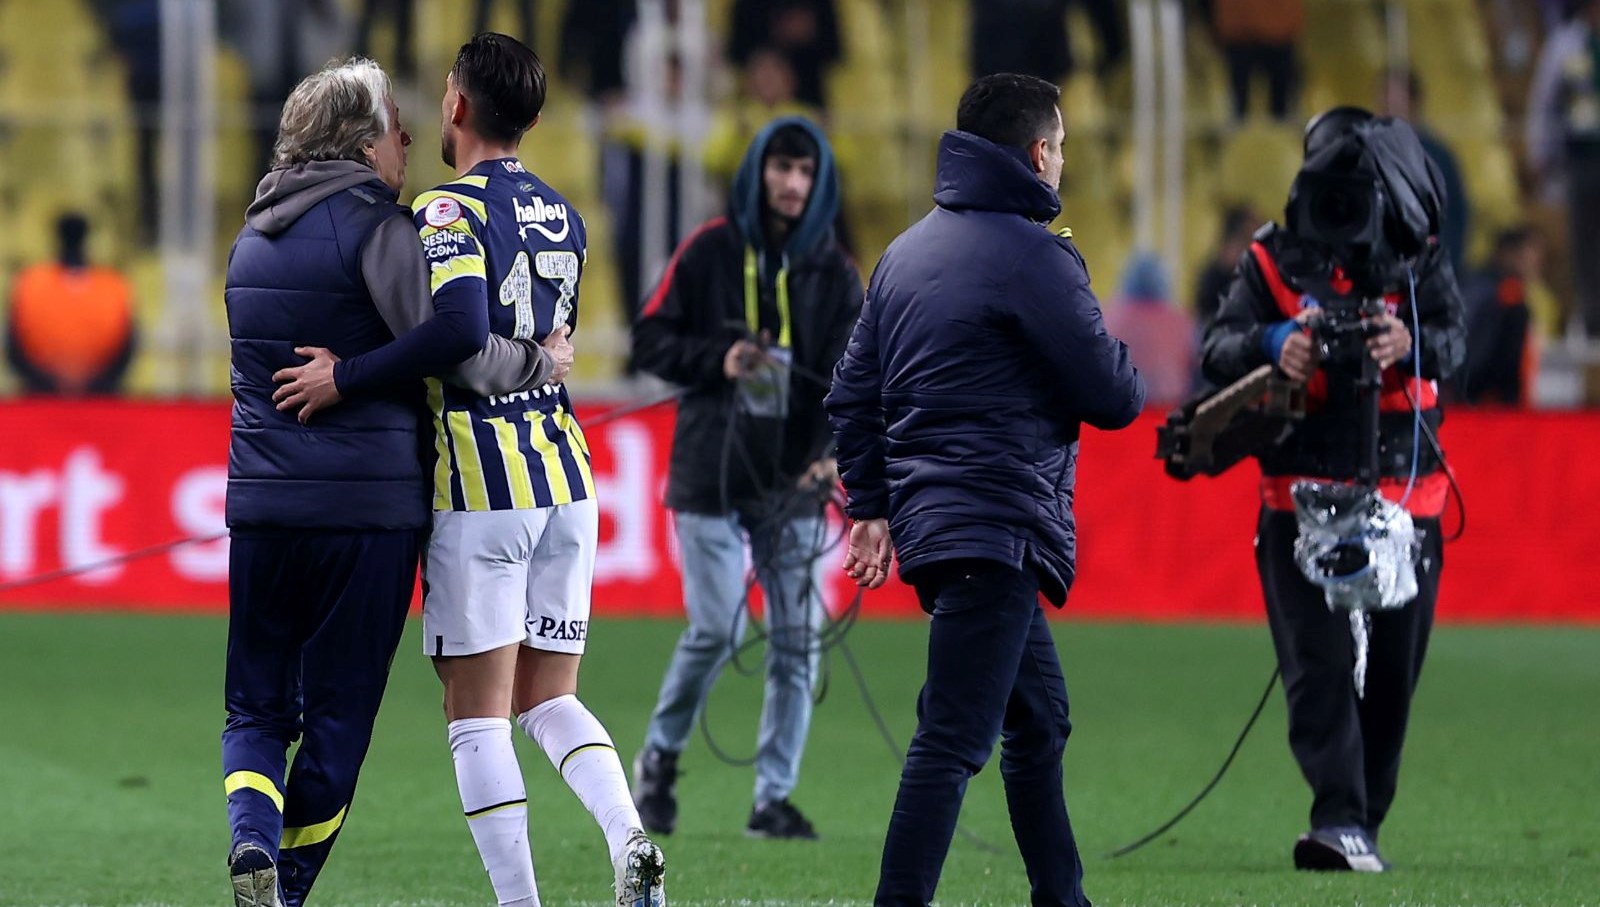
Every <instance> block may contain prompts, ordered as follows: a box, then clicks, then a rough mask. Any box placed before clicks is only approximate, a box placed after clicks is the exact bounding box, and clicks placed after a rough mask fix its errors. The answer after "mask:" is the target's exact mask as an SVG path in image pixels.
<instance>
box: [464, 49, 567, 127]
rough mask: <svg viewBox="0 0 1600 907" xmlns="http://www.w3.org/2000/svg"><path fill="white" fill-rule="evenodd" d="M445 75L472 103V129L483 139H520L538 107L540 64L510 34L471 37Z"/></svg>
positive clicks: (540, 106) (541, 106)
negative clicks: (449, 77)
mask: <svg viewBox="0 0 1600 907" xmlns="http://www.w3.org/2000/svg"><path fill="white" fill-rule="evenodd" d="M450 75H451V76H453V77H454V78H455V81H456V90H457V91H459V92H461V93H462V94H464V95H466V96H467V98H468V100H470V101H471V102H472V121H471V125H472V130H473V131H474V132H476V133H478V134H479V135H481V136H483V137H484V138H486V139H490V140H492V141H496V142H511V143H514V142H518V141H521V139H522V134H523V133H524V132H527V131H528V127H529V126H532V125H533V121H534V120H535V119H537V118H538V116H539V111H541V110H543V109H544V92H545V75H544V64H543V63H541V62H539V55H538V54H536V53H534V52H533V50H532V49H531V48H529V47H528V46H527V45H526V44H523V43H522V42H521V41H518V40H517V39H516V38H513V37H511V36H510V35H502V34H499V33H497V32H484V33H483V34H481V35H476V36H474V37H473V39H472V40H471V41H468V42H467V43H465V44H463V45H461V50H460V51H459V52H458V53H457V54H456V62H455V65H454V66H452V67H451V68H450Z"/></svg>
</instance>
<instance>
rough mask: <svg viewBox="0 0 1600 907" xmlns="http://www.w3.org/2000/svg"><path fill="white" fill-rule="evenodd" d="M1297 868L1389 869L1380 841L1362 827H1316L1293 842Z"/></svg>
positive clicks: (1345, 870)
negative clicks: (1379, 850) (1380, 849)
mask: <svg viewBox="0 0 1600 907" xmlns="http://www.w3.org/2000/svg"><path fill="white" fill-rule="evenodd" d="M1294 868H1296V869H1309V870H1312V871H1316V872H1388V871H1389V864H1388V863H1387V862H1385V861H1384V859H1383V857H1382V856H1380V855H1379V854H1378V844H1377V842H1376V841H1374V840H1373V839H1372V836H1371V835H1368V834H1367V833H1366V832H1365V831H1363V830H1362V829H1361V828H1359V827H1357V826H1354V825H1340V826H1333V827H1329V828H1314V829H1312V830H1311V831H1310V832H1308V833H1307V834H1303V835H1301V836H1300V840H1298V841H1296V842H1295V843H1294Z"/></svg>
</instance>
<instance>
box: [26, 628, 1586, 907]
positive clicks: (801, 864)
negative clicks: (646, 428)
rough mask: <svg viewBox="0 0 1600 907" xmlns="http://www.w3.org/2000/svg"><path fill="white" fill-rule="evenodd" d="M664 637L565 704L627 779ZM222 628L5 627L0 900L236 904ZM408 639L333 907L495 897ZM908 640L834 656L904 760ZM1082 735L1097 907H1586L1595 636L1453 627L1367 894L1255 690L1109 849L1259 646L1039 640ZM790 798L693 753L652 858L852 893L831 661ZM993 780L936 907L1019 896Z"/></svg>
mask: <svg viewBox="0 0 1600 907" xmlns="http://www.w3.org/2000/svg"><path fill="white" fill-rule="evenodd" d="M679 626H680V625H679V624H677V623H676V622H667V621H627V622H624V621H600V622H597V623H596V625H595V627H594V629H593V632H592V635H591V638H590V653H589V656H588V658H587V659H586V663H585V667H584V675H583V689H582V693H583V696H584V699H585V700H586V701H587V702H588V703H589V704H590V705H591V706H592V707H593V708H594V710H595V711H596V713H597V714H599V716H600V717H601V719H602V720H603V721H604V722H605V723H606V724H607V725H608V726H609V727H610V729H611V730H612V732H613V734H614V735H615V736H616V738H617V740H618V743H619V745H620V746H621V748H622V750H623V756H624V758H625V759H631V757H632V754H633V750H634V749H635V748H636V747H637V746H638V744H639V740H640V737H641V734H642V732H643V727H644V722H645V719H646V716H647V714H648V711H649V708H650V705H651V704H652V701H653V698H654V695H655V691H656V684H657V683H658V681H659V680H660V675H661V670H662V669H663V667H664V666H665V664H666V659H667V656H668V653H669V650H670V647H671V645H672V641H673V639H674V637H675V635H676V633H677V632H678V630H679ZM224 632H225V623H224V621H223V620H222V619H220V618H212V617H145V616H104V615H70V616H44V615H16V614H8V615H0V689H3V690H4V691H5V692H4V694H3V696H0V703H3V704H0V904H4V905H112V904H117V905H124V904H126V905H134V904H150V905H155V904H171V905H220V904H226V903H228V898H229V892H228V886H227V880H226V871H225V868H224V865H223V860H224V852H225V851H226V849H227V828H226V825H227V823H226V817H225V812H224V808H223V796H222V786H221V771H220V768H219V765H218V742H217V738H218V734H219V732H220V729H221V726H222V718H223V708H222V694H221V678H222V661H223V639H224ZM416 633H417V628H416V627H415V626H413V627H411V628H410V631H409V633H408V635H407V638H406V640H405V641H404V642H403V643H402V649H401V653H400V655H399V657H398V658H397V659H396V661H395V666H394V675H393V680H392V681H391V683H390V689H389V696H388V699H387V701H386V704H385V706H384V710H383V713H382V715H381V716H380V718H379V721H378V726H377V732H376V738H375V741H374V744H373V747H372V752H371V755H370V756H369V758H368V760H367V766H366V771H365V772H364V775H363V778H362V783H361V789H360V792H359V794H358V796H357V799H356V802H355V805H354V807H353V809H352V811H351V815H350V818H349V820H348V822H347V824H346V825H345V829H344V832H343V836H342V837H341V839H340V842H339V845H338V847H337V848H336V849H335V851H334V855H333V859H332V862H331V864H330V865H329V868H328V869H327V871H326V872H325V873H324V874H323V876H322V878H321V880H320V881H319V883H318V886H317V889H316V891H315V892H313V895H312V903H313V904H323V905H330V907H331V905H380V904H383V905H440V907H443V905H458V904H459V905H469V904H470V905H487V904H492V903H493V895H492V893H491V891H490V888H489V884H488V881H487V879H486V878H485V876H484V874H483V871H482V868H481V865H480V864H479V863H478V860H477V855H476V852H475V851H474V849H473V846H472V842H471V839H470V836H469V835H468V833H467V830H466V828H465V827H464V823H463V821H462V819H461V811H460V804H459V802H458V801H457V799H456V791H455V783H454V778H453V775H452V773H451V767H450V758H449V753H448V749H447V747H446V745H445V739H444V727H443V718H442V715H441V712H440V708H439V688H438V682H437V681H436V680H435V679H434V677H433V673H432V671H431V669H430V668H429V666H428V664H427V661H426V659H425V658H424V657H423V656H422V655H421V654H420V651H419V645H418V641H417V636H416ZM924 633H925V630H924V628H923V626H922V625H921V624H920V623H918V622H916V621H906V622H886V623H865V624H862V625H861V626H859V627H858V628H856V630H855V631H854V633H853V635H852V636H851V638H850V643H851V645H852V647H853V649H854V651H855V653H856V655H857V657H858V658H859V660H860V663H861V664H862V666H863V669H864V671H865V673H866V675H867V678H868V680H869V682H870V684H871V687H872V690H873V693H874V695H875V696H876V697H877V700H878V701H879V703H880V704H881V705H882V707H883V709H884V711H885V713H886V714H887V716H888V718H889V722H890V725H891V727H892V729H893V731H894V733H895V734H896V735H897V737H898V738H899V741H900V743H901V744H902V745H903V744H904V742H905V740H906V738H907V736H908V735H909V734H910V731H911V728H912V726H913V718H912V702H913V697H914V695H915V691H916V688H917V685H918V683H919V681H920V677H921V670H922V657H923V654H922V646H923V641H924ZM1057 636H1058V640H1059V642H1060V643H1061V648H1062V655H1063V661H1064V663H1065V665H1066V671H1067V678H1068V684H1069V690H1070V693H1071V695H1072V703H1073V719H1074V722H1075V731H1074V735H1073V738H1072V741H1071V743H1070V744H1069V746H1068V749H1067V759H1066V768H1067V792H1068V803H1069V806H1070V807H1071V810H1072V815H1073V818H1074V820H1075V826H1076V829H1077V832H1078V837H1079V841H1080V843H1081V846H1082V848H1083V850H1084V858H1085V863H1086V868H1087V876H1086V887H1087V889H1088V891H1089V894H1090V896H1091V897H1092V898H1094V899H1095V901H1096V902H1097V903H1099V904H1102V905H1114V904H1130V905H1133V904H1137V905H1179V904H1192V905H1200V904H1205V905H1212V904H1216V905H1225V904H1227V905H1232V904H1283V905H1299V904H1304V905H1339V904H1347V905H1446V904H1483V905H1490V904H1496V905H1498V904H1507V905H1510V904H1528V905H1532V904H1560V905H1577V904H1591V905H1592V904H1600V805H1597V794H1600V704H1597V701H1600V630H1596V629H1592V628H1591V629H1575V628H1539V629H1535V628H1524V627H1518V628H1506V627H1473V628H1462V627H1445V628H1442V629H1440V630H1439V631H1438V632H1437V633H1436V635H1435V638H1434V645H1433V650H1432V652H1431V655H1430V658H1429V664H1428V668H1427V672H1426V674H1425V676H1424V679H1423V686H1422V690H1421V692H1420V693H1419V695H1418V698H1417V703H1416V709H1415V712H1414V715H1413V722H1412V728H1413V729H1412V734H1411V741H1410V746H1409V750H1408V754H1407V761H1406V765H1405V768H1404V771H1403V775H1402V779H1401V788H1400V796H1399V800H1398V802H1397V804H1396V807H1395V810H1394V813H1393V815H1392V817H1391V819H1390V822H1389V824H1388V826H1387V827H1386V828H1385V831H1384V836H1383V845H1384V853H1385V855H1386V856H1387V857H1388V858H1389V859H1390V860H1391V861H1392V862H1393V863H1394V864H1395V867H1396V869H1395V871H1394V872H1393V873H1391V874H1388V875H1384V876H1377V877H1372V876H1364V877H1354V876H1349V875H1345V876H1313V875H1307V874H1300V873H1296V872H1295V871H1294V870H1293V869H1292V868H1291V867H1290V861H1289V850H1290V846H1291V844H1292V843H1293V841H1294V838H1295V836H1296V835H1297V834H1298V833H1299V832H1300V831H1302V830H1303V824H1304V822H1305V815H1306V809H1307V806H1308V795H1307V793H1306V791H1305V789H1304V786H1303V784H1302V782H1301V780H1300V778H1299V775H1298V773H1297V772H1296V769H1295V767H1294V764H1293V762H1292V760H1291V759H1290V757H1289V753H1288V749H1287V745H1286V744H1285V742H1284V719H1283V706H1282V698H1281V695H1274V698H1273V700H1272V702H1271V704H1270V705H1269V707H1268V710H1267V713H1266V715H1265V716H1264V717H1263V719H1262V721H1261V723H1260V725H1259V726H1258V728H1257V730H1256V732H1255V734H1254V735H1253V737H1252V739H1251V740H1250V741H1249V742H1248V743H1247V744H1246V746H1245V748H1244V751H1243V753H1242V754H1241V756H1240V758H1239V761H1238V763H1237V764H1236V765H1235V766H1234V769H1233V771H1232V773H1231V774H1230V775H1229V777H1228V778H1227V779H1226V780H1225V781H1224V782H1223V783H1222V785H1221V786H1220V787H1219V789H1218V790H1217V791H1216V792H1215V794H1213V796H1212V797H1211V799H1209V800H1207V801H1206V802H1205V803H1204V804H1203V805H1202V806H1201V807H1200V808H1199V810H1198V811H1197V812H1196V813H1195V814H1194V815H1192V816H1191V817H1190V818H1189V819H1188V820H1187V821H1186V822H1185V823H1183V824H1182V825H1180V826H1179V827H1178V828H1177V829H1176V831H1175V832H1174V833H1173V834H1172V835H1171V836H1170V837H1169V838H1167V839H1165V840H1162V841H1159V842H1157V843H1156V844H1153V845H1151V846H1150V847H1148V848H1146V849H1145V850H1143V851H1140V852H1138V853H1136V854H1134V855H1132V856H1129V857H1125V858H1123V859H1120V860H1108V859H1106V858H1105V856H1104V854H1105V853H1106V852H1107V851H1109V850H1111V849H1113V848H1114V847H1116V846H1117V845H1120V844H1122V843H1125V842H1126V841H1128V840H1130V839H1132V838H1134V837H1137V836H1138V835H1139V834H1140V833H1142V832H1144V831H1146V830H1148V829H1149V828H1151V827H1153V826H1154V825H1155V824H1156V823H1158V822H1159V821H1160V820H1162V819H1164V818H1166V817H1167V816H1168V815H1169V814H1170V813H1171V812H1172V811H1173V810H1174V809H1176V807H1177V806H1178V805H1180V804H1181V803H1182V802H1183V801H1184V800H1186V799H1187V798H1188V797H1189V796H1190V795H1191V794H1192V793H1193V792H1194V791H1195V790H1197V789H1198V788H1199V786H1200V785H1201V784H1202V783H1203V782H1204V781H1205V779H1206V778H1207V777H1209V776H1210V774H1211V772H1212V771H1213V770H1214V769H1215V767H1216V765H1217V763H1218V762H1219V761H1220V759H1221V757H1222V755H1223V754H1224V753H1225V752H1226V749H1227V747H1228V745H1229V743H1230V742H1231V741H1232V739H1233V737H1234V735H1235V734H1236V733H1237V731H1238V729H1239V727H1240V725H1241V723H1242V722H1243V720H1244V718H1245V716H1246V714H1247V713H1248V711H1249V707H1250V706H1251V704H1252V703H1253V702H1254V698H1255V696H1256V695H1257V694H1258V692H1259V690H1260V688H1261V686H1262V685H1263V684H1264V683H1265V681H1266V677H1267V674H1268V672H1269V671H1270V669H1271V651H1270V645H1269V642H1268V640H1267V634H1266V630H1265V628H1264V627H1259V626H1227V625H1223V626H1219V625H1180V626H1128V625H1113V624H1080V623H1071V622H1069V623H1063V624H1061V625H1059V626H1058V628H1057ZM834 667H835V670H834V672H833V677H832V683H831V689H830V690H829V692H828V695H827V698H826V699H825V701H824V702H823V703H822V705H821V706H819V707H818V709H817V713H816V719H815V723H814V727H813V731H812V735H811V741H810V746H809V749H808V751H807V756H806V763H805V770H804V773H803V776H802V781H801V785H800V788H799V790H798V791H797V792H796V795H795V802H796V803H797V804H799V805H800V806H801V807H802V808H803V809H805V810H806V811H808V812H809V813H810V814H811V816H812V818H813V819H814V820H815V822H816V824H817V826H818V828H819V830H820V831H821V833H822V835H823V840H822V841H820V842H818V843H791V842H762V841H750V840H747V839H745V838H744V837H743V835H742V827H743V823H744V819H745V817H746V814H747V811H748V810H749V806H750V804H749V796H750V788H751V783H752V776H751V771H750V770H749V769H738V768H732V767H728V766H725V765H722V764H720V763H718V762H716V761H715V760H714V759H713V758H712V756H711V755H710V754H709V752H708V750H707V748H706V746H705V744H704V743H703V741H701V740H700V739H698V738H697V739H696V740H695V742H694V743H693V744H692V745H691V747H690V749H689V751H688V752H687V753H686V755H685V757H684V767H685V769H686V774H685V776H684V778H683V779H682V781H681V783H680V795H681V798H682V819H681V824H680V827H679V830H678V833H677V834H676V835H674V836H672V837H671V838H668V839H666V840H664V841H663V842H662V844H663V846H664V847H665V849H666V852H667V859H668V885H667V893H668V896H669V898H670V899H671V901H672V902H673V903H675V904H678V905H683V907H688V905H711V904H726V905H736V904H751V905H756V904H768V905H788V904H801V903H834V904H865V903H868V902H870V900H871V895H872V890H873V886H874V883H875V881H876V869H877V863H878V855H879V852H880V847H881V845H882V840H883V831H884V824H885V821H886V819H887V817H888V814H889V808H890V804H891V802H892V800H893V797H894V791H895V783H896V779H897V765H896V760H895V757H894V756H893V755H892V754H891V753H890V752H889V751H888V750H887V748H886V747H885V745H884V744H883V743H882V741H881V740H880V739H879V737H878V735H877V733H876V731H875V729H874V727H873V725H872V722H871V720H870V718H869V715H868V713H867V711H866V709H865V708H864V707H863V705H862V701H861V697H860V695H859V693H858V692H857V691H856V689H855V688H854V686H853V684H852V683H851V682H850V680H849V678H848V675H847V674H846V673H845V672H844V669H843V666H842V664H838V663H837V660H836V664H835V666H834ZM758 707H759V684H757V683H756V682H755V681H754V680H751V679H747V678H742V677H739V676H737V675H733V674H728V675H725V676H724V678H723V680H722V682H721V684H720V685H719V686H718V687H717V689H716V690H715V691H714V694H713V698H712V706H711V716H710V717H711V721H712V725H713V730H714V731H715V732H716V733H717V734H718V737H719V739H720V740H722V741H723V742H724V743H725V744H726V745H727V746H728V747H729V748H730V749H735V750H739V751H742V752H743V753H745V754H747V753H748V751H749V750H750V748H751V746H752V742H753V739H754V734H755V715H756V711H757V709H758ZM519 752H520V753H521V756H522V763H523V768H524V771H525V773H526V774H527V776H528V784H529V799H530V821H531V825H532V832H531V835H532V841H533V845H534V855H535V860H536V864H537V872H538V879H539V886H540V890H541V894H542V898H543V901H544V903H546V904H549V905H552V907H555V905H565V904H603V903H606V902H607V901H608V900H609V897H610V871H609V867H608V866H607V865H606V859H605V856H604V845H603V841H602V839H601V836H600V833H599V831H598V830H597V829H596V828H595V827H594V825H593V823H592V822H591V821H590V819H589V817H588V815H587V814H586V813H584V812H583V811H582V809H581V807H579V806H578V804H577V802H576V800H575V798H573V797H572V795H571V794H570V793H569V792H568V791H567V789H566V787H565V786H564V785H563V784H562V783H561V781H560V779H559V778H558V777H557V776H556V774H555V772H554V770H553V769H552V768H551V767H550V765H549V763H548V762H547V761H546V759H545V758H544V756H543V755H542V754H541V753H539V751H538V750H537V749H536V748H534V747H533V746H531V745H529V743H528V741H527V740H525V739H519ZM996 769H997V767H996V766H994V765H991V766H990V768H989V769H987V770H986V771H985V772H984V773H982V774H981V775H980V776H979V777H978V778H977V779H976V780H975V781H974V783H973V785H972V787H971V790H970V791H969V793H968V796H967V801H966V809H965V812H964V814H963V824H964V827H965V828H966V829H968V830H969V831H970V832H971V833H972V834H974V835H976V836H979V837H981V838H983V839H985V840H987V841H991V842H994V843H995V844H997V845H999V848H1000V851H999V852H998V853H989V852H986V851H984V850H983V849H981V848H979V847H977V846H975V845H974V844H972V843H969V842H968V841H966V840H963V839H961V838H958V839H957V841H956V843H955V846H954V848H953V850H952V852H951V854H950V859H949V862H948V864H947V866H946V870H945V875H944V879H943V882H942V884H941V886H940V889H939V903H940V904H941V905H954V904H1008V905H1009V904H1025V903H1027V886H1026V882H1025V880H1024V877H1023V872H1022V866H1021V862H1020V861H1019V859H1018V858H1017V856H1016V853H1015V849H1014V846H1013V845H1012V842H1011V841H1010V838H1009V826H1008V825H1007V822H1006V816H1005V806H1004V801H1003V797H1002V795H1001V792H1000V788H999V778H998V771H997V770H996Z"/></svg>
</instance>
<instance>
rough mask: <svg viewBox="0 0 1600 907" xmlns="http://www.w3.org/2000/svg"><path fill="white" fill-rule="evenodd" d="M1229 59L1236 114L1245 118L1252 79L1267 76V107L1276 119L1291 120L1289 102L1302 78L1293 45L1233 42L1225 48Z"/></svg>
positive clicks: (1234, 112) (1235, 115) (1234, 113)
mask: <svg viewBox="0 0 1600 907" xmlns="http://www.w3.org/2000/svg"><path fill="white" fill-rule="evenodd" d="M1223 51H1224V53H1225V54H1226V55H1227V58H1228V82H1229V87H1230V88H1231V89H1232V94H1233V115H1234V117H1235V118H1241V117H1243V116H1244V115H1245V112H1246V110H1245V108H1247V107H1248V106H1249V104H1250V79H1251V77H1252V76H1254V75H1255V74H1256V73H1258V72H1259V73H1262V74H1263V75H1265V76H1266V77H1267V109H1268V110H1269V111H1270V112H1271V114H1272V118H1273V119H1275V120H1282V119H1287V118H1288V116H1289V103H1290V100H1291V96H1292V95H1293V93H1294V90H1295V87H1296V85H1297V84H1298V83H1299V81H1300V65H1299V63H1298V62H1297V61H1296V60H1295V56H1294V45H1293V44H1282V45H1274V44H1231V45H1229V46H1227V47H1225V48H1223Z"/></svg>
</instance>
